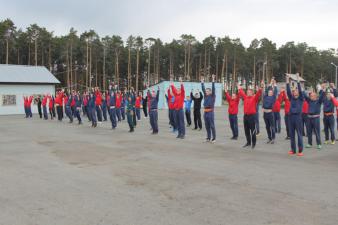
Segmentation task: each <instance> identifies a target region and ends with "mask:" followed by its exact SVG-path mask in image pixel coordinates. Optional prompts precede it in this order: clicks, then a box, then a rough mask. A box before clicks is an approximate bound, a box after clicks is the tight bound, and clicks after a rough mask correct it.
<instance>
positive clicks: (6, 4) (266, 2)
mask: <svg viewBox="0 0 338 225" xmlns="http://www.w3.org/2000/svg"><path fill="white" fill-rule="evenodd" d="M5 18H10V19H12V20H13V21H14V23H15V24H16V26H17V27H18V28H23V29H25V28H26V27H27V26H29V25H30V24H33V23H37V24H38V25H39V26H44V27H46V28H47V29H48V30H49V31H54V34H55V35H65V34H67V33H68V31H69V30H70V28H71V27H74V28H75V29H76V30H77V31H78V32H79V33H81V32H84V31H86V30H89V29H94V30H95V31H96V32H97V33H98V34H99V35H100V36H101V37H102V36H105V35H120V36H122V37H123V38H124V39H126V38H127V37H128V36H129V35H140V36H142V37H144V38H147V37H154V38H160V39H162V40H163V41H165V42H170V41H171V40H172V39H178V38H179V37H180V36H181V34H192V35H194V36H195V37H196V38H197V39H198V40H200V41H202V40H203V39H204V38H205V37H208V36H210V35H214V36H217V37H224V36H226V35H228V36H230V37H231V38H240V39H241V41H242V43H243V44H244V46H246V47H248V46H249V45H250V42H251V41H252V40H253V39H254V38H257V39H261V38H264V37H266V38H268V39H270V40H272V41H273V42H275V43H276V44H277V46H281V45H283V44H285V43H286V42H288V41H294V42H296V43H298V42H307V43H308V44H309V45H310V46H315V47H317V48H319V49H328V48H335V49H337V48H338V29H337V25H338V0H278V1H276V0H237V1H235V0H233V1H230V0H143V1H141V0H139V1H137V0H134V1H133V0H119V1H116V0H92V1H86V0H82V1H81V0H54V1H50V0H0V20H3V19H5Z"/></svg>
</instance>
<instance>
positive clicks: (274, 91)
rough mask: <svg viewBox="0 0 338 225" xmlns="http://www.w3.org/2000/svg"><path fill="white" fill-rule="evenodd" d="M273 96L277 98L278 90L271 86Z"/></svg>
mask: <svg viewBox="0 0 338 225" xmlns="http://www.w3.org/2000/svg"><path fill="white" fill-rule="evenodd" d="M273 95H274V96H275V98H276V99H277V96H278V88H277V86H273Z"/></svg>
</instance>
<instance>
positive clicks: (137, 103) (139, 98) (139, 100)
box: [135, 96, 141, 109]
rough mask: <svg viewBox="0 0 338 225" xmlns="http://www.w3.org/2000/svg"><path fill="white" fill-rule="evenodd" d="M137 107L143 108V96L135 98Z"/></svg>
mask: <svg viewBox="0 0 338 225" xmlns="http://www.w3.org/2000/svg"><path fill="white" fill-rule="evenodd" d="M135 108H137V109H140V108H141V97H140V96H137V97H136V100H135Z"/></svg>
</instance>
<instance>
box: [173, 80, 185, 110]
mask: <svg viewBox="0 0 338 225" xmlns="http://www.w3.org/2000/svg"><path fill="white" fill-rule="evenodd" d="M171 88H172V91H173V94H174V96H175V109H176V110H180V109H183V106H184V98H185V91H184V85H183V84H181V93H180V94H178V93H177V89H176V88H175V86H174V85H171Z"/></svg>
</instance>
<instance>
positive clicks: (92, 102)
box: [87, 95, 97, 126]
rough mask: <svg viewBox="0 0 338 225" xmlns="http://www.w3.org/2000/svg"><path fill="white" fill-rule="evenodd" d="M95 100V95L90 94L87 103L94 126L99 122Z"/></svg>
mask: <svg viewBox="0 0 338 225" xmlns="http://www.w3.org/2000/svg"><path fill="white" fill-rule="evenodd" d="M95 100H96V97H95V95H93V97H90V96H89V100H88V105H87V107H88V112H89V114H90V119H91V121H92V126H95V125H96V124H97V119H96V106H95Z"/></svg>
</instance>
